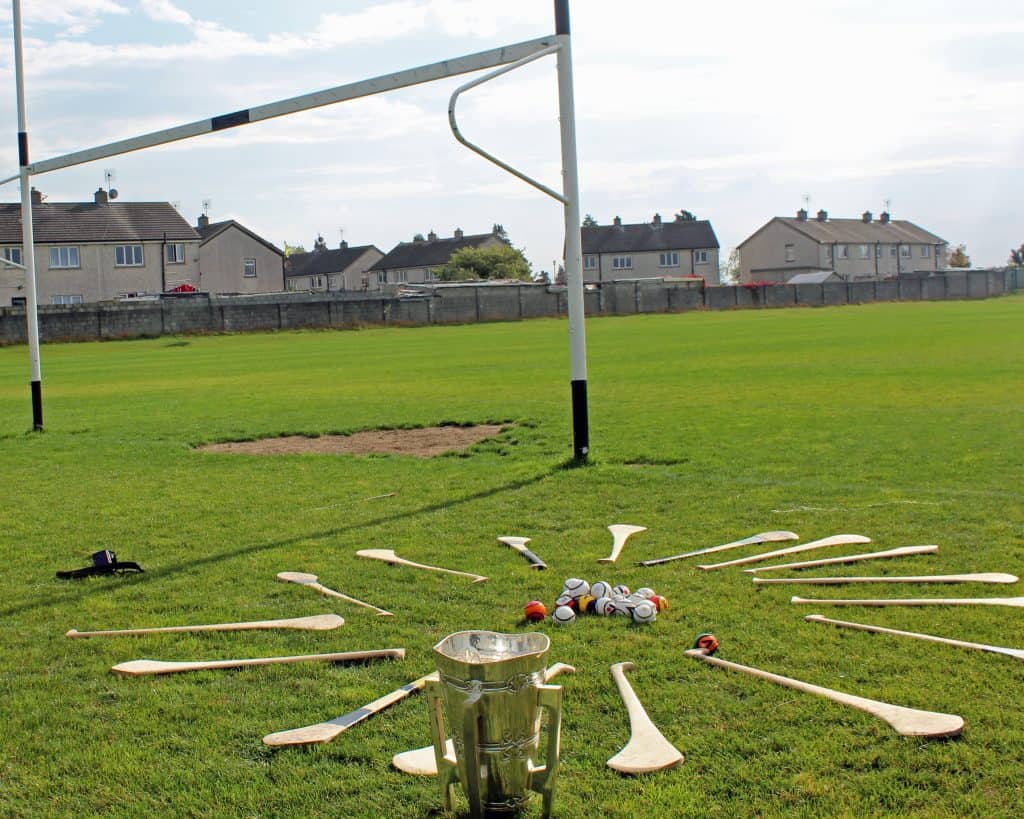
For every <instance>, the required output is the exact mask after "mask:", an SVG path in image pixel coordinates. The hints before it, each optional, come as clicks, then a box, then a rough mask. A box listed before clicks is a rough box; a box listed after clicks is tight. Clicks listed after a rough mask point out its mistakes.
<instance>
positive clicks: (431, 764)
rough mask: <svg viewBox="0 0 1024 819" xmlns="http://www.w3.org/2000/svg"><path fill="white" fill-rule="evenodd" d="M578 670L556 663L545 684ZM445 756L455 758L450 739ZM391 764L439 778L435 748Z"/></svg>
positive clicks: (405, 755)
mask: <svg viewBox="0 0 1024 819" xmlns="http://www.w3.org/2000/svg"><path fill="white" fill-rule="evenodd" d="M575 673H576V669H575V668H573V667H572V666H571V665H566V664H565V663H555V664H554V665H552V666H550V667H549V668H548V669H547V670H546V671H545V672H544V682H546V683H548V682H551V681H552V680H553V679H554V678H555V677H557V676H558V675H559V674H575ZM445 755H446V756H449V757H454V756H455V744H454V743H453V742H452V741H451V740H450V739H449V740H448V744H447V746H446V747H445ZM391 764H392V765H394V766H395V767H396V768H398V770H400V771H402V772H403V773H407V774H412V775H413V776H437V759H436V758H435V757H434V746H433V745H427V746H425V747H423V748H417V749H416V750H414V751H402V753H400V754H395V755H394V756H393V757H391Z"/></svg>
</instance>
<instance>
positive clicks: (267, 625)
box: [64, 614, 345, 637]
mask: <svg viewBox="0 0 1024 819" xmlns="http://www.w3.org/2000/svg"><path fill="white" fill-rule="evenodd" d="M344 623H345V621H344V620H343V619H342V618H341V617H339V616H338V615H337V614H316V615H314V616H312V617H294V618H292V619H290V620H255V621H253V622H251V623H213V624H211V625H206V626H163V627H160V628H122V629H116V630H113V631H78V630H77V629H71V630H70V631H68V632H67V634H65V635H64V636H65V637H115V636H120V635H122V634H158V633H162V632H173V631H254V630H259V629H271V628H294V629H302V630H305V631H330V630H331V629H332V628H337V627H338V626H341V625H344Z"/></svg>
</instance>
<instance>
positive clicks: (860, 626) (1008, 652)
mask: <svg viewBox="0 0 1024 819" xmlns="http://www.w3.org/2000/svg"><path fill="white" fill-rule="evenodd" d="M804 620H807V621H808V622H811V623H828V624H830V625H833V626H839V627H840V628H852V629H857V630H859V631H870V632H871V633H872V634H895V635H897V636H898V637H912V638H914V639H915V640H926V641H928V642H930V643H944V644H945V645H947V646H959V647H960V648H973V649H976V650H978V651H990V652H992V653H993V654H1003V655H1005V656H1007V657H1013V658H1014V659H1015V660H1024V650H1021V649H1019V648H1003V647H1002V646H990V645H985V643H968V642H966V641H965V640H954V639H953V638H952V637H936V636H935V635H933V634H919V633H917V632H916V631H900V630H898V629H894V628H882V627H881V626H869V625H865V624H864V623H849V622H847V621H846V620H830V619H829V618H828V617H822V616H821V615H820V614H808V615H807V616H806V617H805V618H804Z"/></svg>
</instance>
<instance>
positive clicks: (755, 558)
mask: <svg viewBox="0 0 1024 819" xmlns="http://www.w3.org/2000/svg"><path fill="white" fill-rule="evenodd" d="M870 542H871V538H869V537H864V535H832V536H831V537H825V538H822V539H821V540H812V541H811V542H810V543H803V544H801V545H800V546H790V547H789V548H788V549H776V550H775V551H774V552H765V553H764V554H759V555H751V556H750V557H741V558H740V559H739V560H730V561H728V562H727V563H713V564H711V565H710V566H708V565H704V566H698V567H697V568H698V569H703V570H705V571H710V570H711V569H724V568H725V567H726V566H742V565H743V564H744V563H758V562H760V561H762V560H770V559H771V558H773V557H781V556H782V555H795V554H797V553H798V552H809V551H811V550H812V549H824V548H825V547H826V546H842V545H844V544H847V543H870Z"/></svg>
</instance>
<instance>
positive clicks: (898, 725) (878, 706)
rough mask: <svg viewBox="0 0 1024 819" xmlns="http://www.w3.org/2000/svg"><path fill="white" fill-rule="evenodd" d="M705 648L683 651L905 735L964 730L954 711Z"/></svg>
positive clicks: (954, 733) (938, 734)
mask: <svg viewBox="0 0 1024 819" xmlns="http://www.w3.org/2000/svg"><path fill="white" fill-rule="evenodd" d="M706 651H707V650H706V649H700V648H692V649H690V650H689V651H687V652H686V654H687V655H688V656H690V657H695V658H696V659H698V660H701V661H703V662H705V663H708V664H709V665H716V666H718V667H719V668H728V669H730V670H732V671H739V672H740V673H741V674H750V675H751V676H752V677H759V678H760V679H762V680H768V681H769V682H773V683H776V684H777V685H781V686H784V687H786V688H793V689H795V690H797V691H803V692H804V693H806V694H814V695H815V696H817V697H824V698H825V699H827V700H832V701H833V702H838V703H840V704H842V705H849V706H850V707H851V708H856V709H857V710H859V711H864V712H865V713H868V714H871V715H872V716H875V717H878V718H879V719H882V720H885V721H886V722H887V723H889V725H890V726H892V728H893V729H895V731H896V732H897V733H899V734H902V735H903V736H905V737H925V738H928V739H940V738H943V737H955V736H959V735H960V733H961V732H962V731H963V729H964V721H963V718H962V717H959V716H957V715H956V714H942V713H938V712H935V711H919V710H917V709H916V708H904V707H903V706H901V705H890V704H889V703H887V702H879V701H878V700H869V699H865V698H864V697H856V696H854V695H853V694H844V693H843V692H842V691H833V690H832V689H831V688H822V687H821V686H819V685H811V684H810V683H805V682H801V681H800V680H794V679H791V678H790V677H782V676H779V675H778V674H772V673H770V672H768V671H762V670H761V669H759V668H751V667H750V666H746V665H739V664H737V663H730V662H729V661H728V660H720V659H719V658H718V657H712V656H710V655H709V654H707V653H705V652H706Z"/></svg>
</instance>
